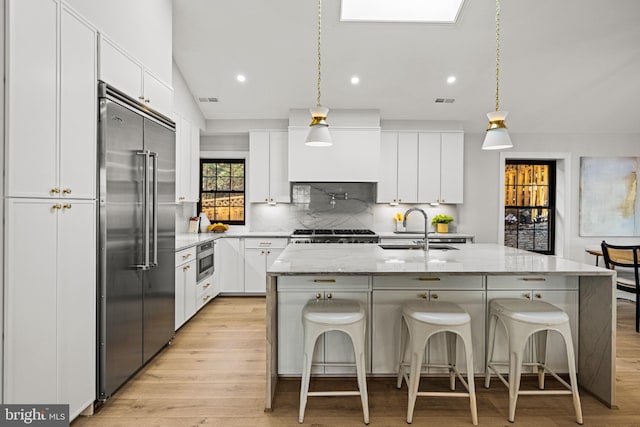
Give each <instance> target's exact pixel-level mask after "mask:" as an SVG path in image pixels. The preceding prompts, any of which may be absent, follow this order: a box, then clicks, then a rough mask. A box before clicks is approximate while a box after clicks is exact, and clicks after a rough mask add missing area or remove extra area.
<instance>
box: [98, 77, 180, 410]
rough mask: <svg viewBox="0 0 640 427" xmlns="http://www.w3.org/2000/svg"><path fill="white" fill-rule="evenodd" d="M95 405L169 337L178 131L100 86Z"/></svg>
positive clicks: (107, 396)
mask: <svg viewBox="0 0 640 427" xmlns="http://www.w3.org/2000/svg"><path fill="white" fill-rule="evenodd" d="M98 106H99V117H98V132H99V133H98V141H99V151H98V152H99V159H98V162H99V163H98V175H99V176H98V182H99V188H98V190H99V195H100V198H99V218H98V223H99V227H98V230H99V239H98V251H99V258H98V259H99V273H98V274H99V280H98V286H99V288H98V400H105V399H108V398H109V397H110V396H111V395H112V394H113V393H114V392H115V391H116V390H117V389H118V388H119V387H120V386H121V385H122V384H124V383H125V382H126V381H127V380H128V379H129V378H130V377H131V376H132V375H133V374H134V373H136V371H138V370H139V369H140V368H141V367H142V366H143V365H144V364H145V363H147V362H148V361H149V360H150V359H151V358H152V357H153V356H154V355H155V354H157V353H158V352H159V351H160V350H161V349H162V348H163V347H164V346H165V345H166V344H167V343H169V341H170V340H171V339H172V338H173V337H174V311H175V287H174V286H175V285H174V281H175V275H174V268H175V267H174V263H175V195H174V194H175V124H174V123H173V122H172V121H171V120H170V119H168V118H166V117H164V116H162V115H161V114H159V113H156V112H154V111H152V110H150V109H148V108H145V107H144V106H143V105H141V104H139V103H138V102H136V101H135V100H133V99H131V98H129V97H128V96H126V95H124V94H123V93H121V92H119V91H117V90H116V89H114V88H112V87H111V86H108V85H106V84H105V83H102V82H99V84H98Z"/></svg>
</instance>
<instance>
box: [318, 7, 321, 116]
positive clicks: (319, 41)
mask: <svg viewBox="0 0 640 427" xmlns="http://www.w3.org/2000/svg"><path fill="white" fill-rule="evenodd" d="M321 39H322V0H318V107H320V106H321V104H320V82H321V74H320V65H321V58H320V47H321Z"/></svg>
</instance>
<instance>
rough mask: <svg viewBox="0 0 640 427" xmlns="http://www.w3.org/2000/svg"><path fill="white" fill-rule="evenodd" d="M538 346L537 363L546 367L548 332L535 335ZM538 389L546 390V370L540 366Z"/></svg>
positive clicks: (544, 331) (539, 332)
mask: <svg viewBox="0 0 640 427" xmlns="http://www.w3.org/2000/svg"><path fill="white" fill-rule="evenodd" d="M534 338H535V344H536V362H537V363H541V364H542V365H545V364H546V363H547V330H546V329H545V330H542V331H538V332H536V333H535V334H534ZM537 368H538V388H539V389H540V390H544V368H543V367H542V366H540V365H538V367H537Z"/></svg>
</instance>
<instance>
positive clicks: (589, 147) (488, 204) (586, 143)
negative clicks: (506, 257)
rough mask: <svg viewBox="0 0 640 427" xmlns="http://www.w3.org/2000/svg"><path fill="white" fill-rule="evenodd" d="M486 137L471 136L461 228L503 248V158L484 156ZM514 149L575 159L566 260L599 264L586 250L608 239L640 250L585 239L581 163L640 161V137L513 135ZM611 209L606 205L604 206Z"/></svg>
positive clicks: (467, 146) (467, 138) (460, 211)
mask: <svg viewBox="0 0 640 427" xmlns="http://www.w3.org/2000/svg"><path fill="white" fill-rule="evenodd" d="M483 138H484V133H482V134H473V133H466V134H465V182H464V185H465V187H464V198H465V203H464V204H463V205H461V206H460V207H459V209H458V216H459V222H458V226H460V227H462V228H463V229H464V230H465V232H473V233H475V235H476V242H478V243H487V242H490V243H497V242H498V236H499V230H498V224H499V221H498V220H497V219H498V218H501V217H502V215H503V213H502V210H503V207H502V206H500V205H499V199H500V193H501V191H502V189H503V185H504V184H503V183H502V182H500V169H501V167H500V154H499V153H498V152H494V151H483V150H482V149H481V147H482V140H483ZM511 138H512V140H513V144H514V148H513V149H511V150H507V151H505V156H506V157H507V158H509V153H518V152H526V153H535V152H542V153H548V152H567V153H571V158H570V165H571V170H569V171H567V174H568V177H569V180H570V186H571V195H570V198H571V200H570V203H569V204H568V205H569V209H570V211H569V212H568V213H567V224H566V234H565V236H564V238H565V239H567V241H568V244H567V253H565V254H564V257H565V258H570V259H574V260H577V261H586V262H589V263H592V262H593V258H592V257H590V256H587V255H586V254H585V252H584V248H585V246H598V245H599V244H600V242H601V241H602V240H603V239H605V240H607V241H609V240H610V241H612V242H617V243H621V244H625V243H627V244H630V243H634V244H637V243H638V241H639V240H640V238H638V237H628V238H620V237H616V238H610V237H608V236H598V237H581V236H579V235H578V234H579V229H580V228H579V209H580V199H579V197H580V191H579V190H580V157H583V156H591V157H616V156H638V155H640V135H639V134H632V135H628V134H619V135H609V134H603V135H594V134H517V133H512V134H511ZM603 202H605V203H606V201H603Z"/></svg>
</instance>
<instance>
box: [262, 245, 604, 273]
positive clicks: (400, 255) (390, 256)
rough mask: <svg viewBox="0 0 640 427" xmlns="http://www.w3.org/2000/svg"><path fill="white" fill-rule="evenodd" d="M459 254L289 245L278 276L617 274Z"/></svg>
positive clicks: (567, 263)
mask: <svg viewBox="0 0 640 427" xmlns="http://www.w3.org/2000/svg"><path fill="white" fill-rule="evenodd" d="M450 246H453V247H456V248H458V250H448V251H443V250H429V251H428V253H425V251H423V250H396V249H391V250H389V249H387V250H385V249H382V248H380V247H379V246H378V245H375V244H349V245H336V244H324V243H322V244H320V243H319V244H314V245H288V246H287V247H286V248H285V250H284V251H283V252H282V254H281V255H280V256H279V257H278V258H277V259H276V261H275V262H274V263H273V264H272V265H271V266H270V267H269V269H268V273H270V274H272V275H299V274H320V275H321V274H374V275H397V274H415V273H448V274H449V273H451V274H541V273H545V274H558V275H590V276H607V275H608V276H611V275H613V271H611V270H607V269H604V268H600V267H595V266H593V265H589V264H583V263H579V262H576V261H572V260H567V259H563V258H559V257H556V256H548V255H540V254H536V253H533V252H527V251H523V250H520V249H515V248H510V247H505V246H500V245H496V244H489V243H482V244H459V245H450Z"/></svg>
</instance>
